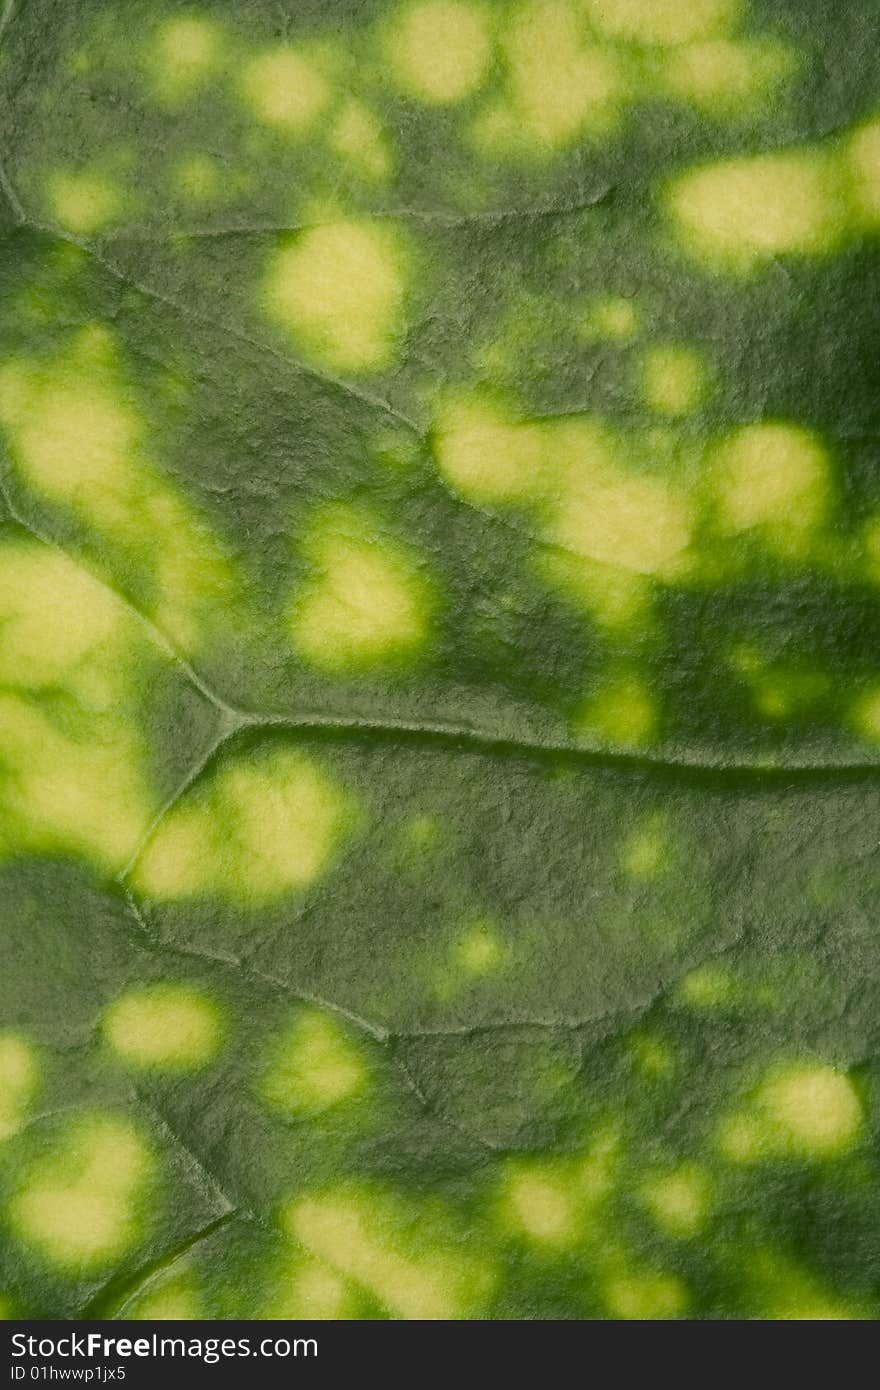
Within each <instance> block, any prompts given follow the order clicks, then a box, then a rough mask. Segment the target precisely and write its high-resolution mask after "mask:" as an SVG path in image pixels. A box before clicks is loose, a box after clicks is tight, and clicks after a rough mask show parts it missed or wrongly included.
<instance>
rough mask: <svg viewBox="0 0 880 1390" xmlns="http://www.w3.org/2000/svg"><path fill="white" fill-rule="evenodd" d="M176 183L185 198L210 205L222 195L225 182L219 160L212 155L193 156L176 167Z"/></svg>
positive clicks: (181, 161)
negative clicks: (219, 194)
mask: <svg viewBox="0 0 880 1390" xmlns="http://www.w3.org/2000/svg"><path fill="white" fill-rule="evenodd" d="M174 183H175V186H176V187H177V189H178V191H179V192H180V193H182V194H183V196H184V197H185V198H189V199H191V200H192V201H193V202H194V203H209V202H211V201H212V200H213V199H214V198H216V197H217V195H218V193H220V191H221V189H222V186H223V180H222V175H221V172H220V168H219V166H218V163H217V160H216V159H212V158H211V157H210V155H191V156H190V157H189V158H187V159H181V160H180V161H179V162H178V163H177V164H176V165H175V167H174Z"/></svg>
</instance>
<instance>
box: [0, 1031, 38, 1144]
mask: <svg viewBox="0 0 880 1390" xmlns="http://www.w3.org/2000/svg"><path fill="white" fill-rule="evenodd" d="M38 1080H39V1067H38V1065H37V1056H36V1050H35V1049H34V1047H33V1045H32V1044H31V1043H29V1042H27V1040H26V1039H25V1038H22V1037H19V1035H18V1034H17V1033H0V1142H2V1141H3V1140H4V1139H9V1138H11V1137H12V1135H13V1134H15V1133H16V1132H17V1130H18V1129H19V1126H20V1125H21V1123H22V1120H23V1119H24V1117H25V1113H26V1111H27V1108H28V1106H29V1105H30V1103H31V1101H32V1099H33V1097H34V1094H35V1092H36V1089H37V1083H38Z"/></svg>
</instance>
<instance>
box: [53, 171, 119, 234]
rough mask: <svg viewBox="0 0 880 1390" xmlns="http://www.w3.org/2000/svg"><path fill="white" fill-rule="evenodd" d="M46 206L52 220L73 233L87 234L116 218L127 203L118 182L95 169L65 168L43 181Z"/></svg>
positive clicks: (98, 230)
mask: <svg viewBox="0 0 880 1390" xmlns="http://www.w3.org/2000/svg"><path fill="white" fill-rule="evenodd" d="M46 191H47V197H48V203H49V209H50V211H51V214H52V216H53V217H54V219H55V221H56V222H57V223H58V225H59V226H60V227H63V228H64V230H65V231H66V232H73V234H74V236H91V235H92V234H93V233H94V232H100V231H102V230H103V229H104V228H105V227H108V226H110V225H111V223H113V222H116V221H118V219H119V218H120V217H121V216H122V214H123V212H124V211H126V210H127V208H128V206H129V199H128V197H127V196H126V194H125V193H124V192H123V189H122V188H121V186H120V185H119V183H118V182H117V181H116V180H114V179H112V178H111V177H110V175H109V174H103V173H99V172H97V171H96V170H90V169H78V170H73V169H70V170H65V171H60V172H58V173H56V174H53V175H52V177H51V178H50V179H49V181H48V183H47V188H46Z"/></svg>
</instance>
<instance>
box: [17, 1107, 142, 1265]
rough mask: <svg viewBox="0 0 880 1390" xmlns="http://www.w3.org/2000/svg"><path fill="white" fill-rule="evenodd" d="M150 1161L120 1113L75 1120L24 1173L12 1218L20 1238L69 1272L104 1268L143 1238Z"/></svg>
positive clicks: (139, 1140) (139, 1139) (131, 1126)
mask: <svg viewBox="0 0 880 1390" xmlns="http://www.w3.org/2000/svg"><path fill="white" fill-rule="evenodd" d="M153 1166H154V1165H153V1159H152V1156H151V1154H150V1151H149V1149H148V1148H147V1146H146V1144H145V1143H144V1141H143V1140H142V1139H141V1137H140V1135H139V1134H138V1132H137V1130H136V1129H135V1128H134V1126H133V1125H132V1124H131V1123H130V1122H129V1121H127V1120H124V1119H121V1118H120V1117H119V1116H116V1115H110V1114H103V1115H94V1116H91V1117H89V1118H83V1119H79V1120H77V1121H76V1122H75V1123H73V1124H71V1125H70V1127H69V1128H68V1130H67V1133H66V1134H65V1136H64V1138H63V1139H62V1140H61V1141H60V1142H59V1143H58V1144H57V1145H56V1146H55V1148H54V1149H53V1150H52V1151H51V1152H50V1153H48V1154H46V1155H45V1156H43V1157H41V1158H39V1159H37V1160H36V1162H35V1163H33V1164H32V1165H31V1166H30V1168H28V1169H26V1170H25V1172H24V1173H23V1174H22V1177H21V1184H20V1187H19V1189H18V1191H17V1192H16V1194H15V1196H14V1197H13V1198H12V1200H11V1202H10V1204H9V1208H8V1217H9V1222H10V1225H11V1228H12V1231H13V1233H14V1235H15V1237H16V1239H18V1240H20V1241H23V1242H24V1243H25V1244H27V1245H30V1246H32V1247H33V1248H34V1249H35V1250H36V1251H38V1252H39V1254H40V1255H42V1256H43V1258H44V1259H46V1260H47V1261H48V1262H49V1263H50V1264H53V1265H55V1266H56V1267H57V1268H59V1269H62V1270H64V1271H65V1272H66V1273H68V1274H76V1273H83V1272H86V1271H92V1270H95V1269H99V1268H101V1267H103V1266H106V1265H107V1264H109V1263H110V1262H111V1261H113V1260H115V1259H117V1258H118V1257H119V1256H120V1255H122V1254H123V1253H124V1252H125V1251H127V1250H130V1249H131V1248H132V1247H133V1246H134V1245H135V1244H136V1243H137V1241H138V1238H139V1235H140V1230H139V1223H138V1221H137V1206H138V1204H139V1199H140V1197H141V1196H142V1195H143V1193H144V1190H145V1188H146V1186H147V1184H148V1182H149V1180H150V1178H151V1175H152V1172H153Z"/></svg>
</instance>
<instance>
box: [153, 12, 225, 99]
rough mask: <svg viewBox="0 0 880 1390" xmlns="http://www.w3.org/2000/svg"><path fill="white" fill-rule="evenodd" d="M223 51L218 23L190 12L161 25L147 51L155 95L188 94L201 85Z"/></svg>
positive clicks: (174, 96)
mask: <svg viewBox="0 0 880 1390" xmlns="http://www.w3.org/2000/svg"><path fill="white" fill-rule="evenodd" d="M222 51H223V34H222V31H221V30H220V28H219V26H218V25H216V24H212V23H211V21H210V20H207V19H197V18H196V17H195V16H190V17H186V18H182V19H172V20H168V21H167V22H166V23H165V24H163V25H162V26H161V28H160V29H159V32H158V34H157V35H156V39H155V47H154V50H153V53H152V55H151V58H152V62H151V66H152V68H153V77H154V83H155V89H156V92H157V95H159V96H160V97H162V98H164V99H174V98H183V97H188V96H191V95H192V93H193V92H195V91H196V90H197V89H198V88H199V87H202V86H204V84H205V82H206V81H207V79H208V78H209V77H210V75H211V73H212V72H213V71H214V70H215V69H216V67H217V64H218V62H219V59H220V57H221V54H222Z"/></svg>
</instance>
